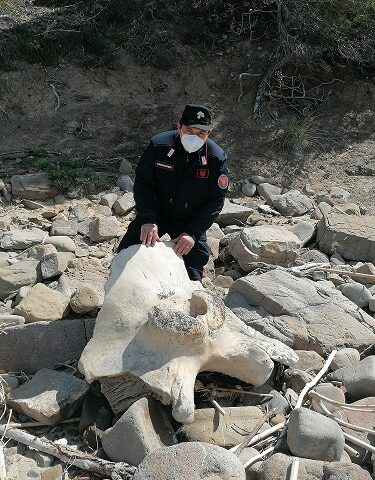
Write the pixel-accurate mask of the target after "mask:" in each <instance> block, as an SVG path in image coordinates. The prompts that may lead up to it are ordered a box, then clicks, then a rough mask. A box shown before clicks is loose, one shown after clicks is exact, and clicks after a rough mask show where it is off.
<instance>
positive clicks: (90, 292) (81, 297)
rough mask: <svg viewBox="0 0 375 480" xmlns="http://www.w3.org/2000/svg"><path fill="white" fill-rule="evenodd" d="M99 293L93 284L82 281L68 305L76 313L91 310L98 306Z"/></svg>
mask: <svg viewBox="0 0 375 480" xmlns="http://www.w3.org/2000/svg"><path fill="white" fill-rule="evenodd" d="M99 304H100V295H99V293H98V291H97V289H96V288H95V287H94V285H91V284H90V283H84V284H82V285H81V286H79V287H78V288H77V290H76V292H75V293H74V294H73V296H72V298H71V299H70V306H71V308H72V310H73V311H74V312H76V313H87V312H91V311H92V310H94V309H95V308H97V307H99Z"/></svg>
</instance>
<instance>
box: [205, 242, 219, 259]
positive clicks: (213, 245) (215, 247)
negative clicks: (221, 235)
mask: <svg viewBox="0 0 375 480" xmlns="http://www.w3.org/2000/svg"><path fill="white" fill-rule="evenodd" d="M207 244H208V247H209V249H210V251H211V256H212V258H213V259H214V260H216V259H217V258H218V257H219V251H220V240H219V239H217V238H212V237H207Z"/></svg>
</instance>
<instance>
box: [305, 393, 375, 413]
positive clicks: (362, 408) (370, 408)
mask: <svg viewBox="0 0 375 480" xmlns="http://www.w3.org/2000/svg"><path fill="white" fill-rule="evenodd" d="M309 395H310V396H311V397H318V398H320V399H321V400H324V401H325V402H326V403H330V404H331V405H336V406H337V407H340V408H342V409H343V410H352V411H353V412H354V411H355V412H375V405H347V404H346V403H341V402H337V401H336V400H332V398H329V397H326V396H324V395H322V394H321V393H318V392H316V391H315V390H312V391H311V392H309Z"/></svg>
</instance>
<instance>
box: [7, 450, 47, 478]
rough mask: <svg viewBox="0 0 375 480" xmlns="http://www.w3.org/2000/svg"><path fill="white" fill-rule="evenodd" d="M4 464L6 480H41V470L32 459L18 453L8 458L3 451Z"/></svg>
mask: <svg viewBox="0 0 375 480" xmlns="http://www.w3.org/2000/svg"><path fill="white" fill-rule="evenodd" d="M5 462H6V473H7V476H6V479H7V480H42V476H41V470H40V469H39V468H38V465H37V463H36V461H35V460H34V459H33V458H28V457H26V456H25V455H22V454H20V453H15V454H14V455H12V456H8V455H7V449H5Z"/></svg>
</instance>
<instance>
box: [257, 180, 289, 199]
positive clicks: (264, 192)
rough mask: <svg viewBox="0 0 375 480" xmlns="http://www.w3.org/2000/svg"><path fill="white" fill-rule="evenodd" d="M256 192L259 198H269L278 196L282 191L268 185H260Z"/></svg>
mask: <svg viewBox="0 0 375 480" xmlns="http://www.w3.org/2000/svg"><path fill="white" fill-rule="evenodd" d="M257 190H258V193H259V195H260V196H261V197H263V198H269V197H270V196H271V195H280V194H281V192H282V190H283V189H282V188H280V187H277V186H276V185H271V184H270V183H260V184H259V185H258V186H257Z"/></svg>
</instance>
